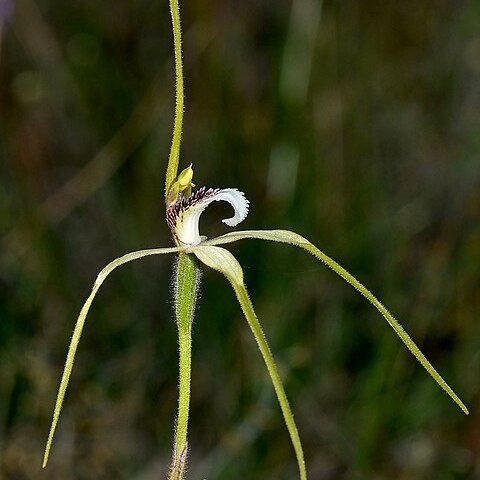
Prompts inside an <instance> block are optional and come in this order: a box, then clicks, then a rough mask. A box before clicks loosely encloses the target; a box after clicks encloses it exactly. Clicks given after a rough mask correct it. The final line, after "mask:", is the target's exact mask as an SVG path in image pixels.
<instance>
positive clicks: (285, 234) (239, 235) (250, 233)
mask: <svg viewBox="0 0 480 480" xmlns="http://www.w3.org/2000/svg"><path fill="white" fill-rule="evenodd" d="M244 238H257V239H260V240H270V241H274V242H280V243H289V244H291V245H296V246H297V247H301V248H303V249H305V250H307V252H309V253H311V254H312V255H314V256H315V257H317V258H318V259H319V260H321V261H322V262H323V263H325V264H326V265H327V266H329V267H330V268H331V269H332V270H333V271H334V272H335V273H337V274H338V275H340V276H341V277H342V278H343V279H344V280H346V281H347V282H348V283H349V284H350V285H352V286H353V287H354V288H356V289H357V290H358V291H359V292H360V293H361V294H362V295H363V296H364V297H365V298H366V299H367V300H368V301H369V302H370V303H371V304H372V305H374V306H375V307H376V309H377V310H378V311H379V312H380V313H381V314H382V315H383V317H384V318H385V320H387V322H388V323H389V324H390V326H391V327H392V328H393V330H395V333H396V334H397V335H398V336H399V337H400V339H401V340H402V342H403V343H404V344H405V345H406V346H407V348H408V349H409V350H410V351H411V352H412V354H413V355H414V356H415V358H416V359H417V360H418V361H419V362H420V363H421V364H422V365H423V367H424V368H425V370H427V372H428V373H429V374H430V375H431V376H432V377H433V379H434V380H435V381H436V382H437V383H438V384H439V385H440V386H441V387H442V388H443V389H444V390H445V391H446V392H447V393H448V395H449V396H450V397H451V398H452V400H453V401H454V402H455V403H456V404H457V405H458V406H459V407H460V408H461V409H462V410H463V412H464V413H465V414H466V415H468V409H467V407H466V406H465V405H464V403H463V402H462V401H461V400H460V398H459V397H458V396H457V394H456V393H455V392H454V391H453V390H452V389H451V388H450V386H449V385H448V384H447V382H446V381H445V380H444V379H443V378H442V377H441V375H440V374H439V373H438V372H437V371H436V370H435V368H434V367H433V366H432V364H431V363H430V362H429V361H428V360H427V358H426V357H425V355H424V354H423V353H422V351H421V350H420V349H419V348H418V347H417V345H416V344H415V342H414V341H413V340H412V339H411V337H410V335H408V333H407V332H406V331H405V330H404V328H403V327H402V326H401V325H400V323H399V322H398V320H396V319H395V317H394V316H393V315H392V314H391V313H390V312H389V311H388V310H387V309H386V308H385V307H384V306H383V305H382V304H381V303H380V301H379V300H378V299H377V298H376V297H375V295H373V293H371V292H370V291H369V290H368V289H367V288H366V287H365V286H363V285H362V284H361V283H360V282H359V281H358V280H357V279H356V278H355V277H353V276H352V275H351V274H350V273H348V272H347V271H346V270H345V269H344V268H343V267H342V266H341V265H339V264H338V263H337V262H335V260H333V259H331V258H330V257H329V256H328V255H326V254H325V253H323V252H322V251H321V250H319V249H318V248H317V247H316V246H315V245H313V244H312V243H310V242H309V241H308V240H307V239H306V238H304V237H302V236H301V235H298V234H297V233H295V232H290V231H288V230H246V231H241V232H232V233H227V234H226V235H222V236H220V237H217V238H215V239H212V240H210V241H207V242H205V245H223V244H225V243H231V242H235V241H237V240H241V239H244Z"/></svg>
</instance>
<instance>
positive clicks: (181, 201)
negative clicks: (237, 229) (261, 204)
mask: <svg viewBox="0 0 480 480" xmlns="http://www.w3.org/2000/svg"><path fill="white" fill-rule="evenodd" d="M192 179H193V169H192V166H191V165H190V166H189V167H187V168H186V169H185V170H183V171H182V172H181V173H180V175H179V176H178V177H177V179H176V180H175V182H173V184H172V186H171V187H170V189H169V192H168V197H167V211H166V216H167V224H168V227H169V228H170V231H171V232H172V235H173V238H174V240H175V243H176V244H177V245H178V246H179V247H187V248H188V247H194V246H196V245H199V244H200V243H201V242H203V241H204V240H206V239H207V237H205V236H203V235H200V233H199V227H198V225H199V222H200V216H201V215H202V213H203V212H204V211H205V209H206V208H207V207H208V206H209V205H210V204H211V203H212V202H220V201H224V202H228V203H229V204H230V205H231V206H232V207H233V210H234V215H233V216H232V217H230V218H225V219H223V220H222V222H223V223H225V224H227V225H228V226H230V227H234V226H235V225H238V224H239V223H240V222H243V220H245V218H246V217H247V215H248V205H249V203H248V200H247V199H246V198H245V195H244V193H243V192H241V191H240V190H237V189H236V188H221V189H220V188H206V187H201V188H199V189H198V190H196V191H195V192H193V193H192V187H194V186H195V185H194V184H193V183H192Z"/></svg>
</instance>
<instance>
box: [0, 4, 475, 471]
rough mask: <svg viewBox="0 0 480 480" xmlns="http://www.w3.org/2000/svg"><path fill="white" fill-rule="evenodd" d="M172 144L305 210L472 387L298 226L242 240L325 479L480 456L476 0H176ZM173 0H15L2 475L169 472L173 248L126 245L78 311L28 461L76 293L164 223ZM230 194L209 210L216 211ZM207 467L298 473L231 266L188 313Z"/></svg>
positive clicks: (269, 211)
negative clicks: (428, 368)
mask: <svg viewBox="0 0 480 480" xmlns="http://www.w3.org/2000/svg"><path fill="white" fill-rule="evenodd" d="M181 7H182V20H183V31H184V43H183V47H184V56H185V75H186V111H185V129H184V137H183V138H184V140H183V148H182V159H181V162H182V163H181V167H185V166H187V165H188V164H190V163H193V164H194V168H195V183H196V184H197V185H199V186H201V185H206V186H211V187H227V186H234V187H238V188H240V189H241V190H243V191H244V192H245V193H246V195H247V197H248V198H249V199H250V201H251V211H250V215H249V216H248V218H247V219H246V221H245V222H244V223H243V224H242V225H241V226H240V227H242V228H245V229H253V228H288V229H292V230H295V231H297V232H299V233H301V234H302V235H304V236H306V237H307V238H309V239H311V240H312V241H313V242H314V243H315V244H316V245H318V246H319V247H320V248H321V249H323V250H324V251H325V252H326V253H328V254H329V255H331V256H332V257H333V258H335V259H336V260H338V261H339V262H340V263H341V264H342V265H344V266H345V267H346V268H347V269H348V270H350V271H351V272H352V273H353V274H354V275H355V276H357V277H358V278H359V279H360V280H361V281H363V282H364V283H365V284H366V285H367V286H368V287H369V288H371V289H372V291H373V292H375V293H376V294H377V295H378V297H379V298H380V299H381V300H382V301H383V302H384V303H385V304H386V305H387V306H388V307H389V308H390V309H391V310H392V312H393V313H394V314H395V315H396V316H397V317H398V318H399V319H400V320H401V321H402V323H403V324H404V326H405V327H406V329H407V330H408V331H409V332H410V333H411V335H412V336H413V338H414V339H415V341H416V342H418V344H419V345H420V346H421V348H422V349H423V351H424V352H425V354H426V355H427V357H428V358H429V359H430V360H431V361H432V363H433V364H434V365H435V366H436V367H437V368H438V370H439V371H440V372H441V373H442V375H444V377H445V378H446V380H447V381H448V382H449V383H450V385H451V386H452V387H453V388H454V389H455V390H456V391H457V393H458V394H459V395H460V397H461V398H462V399H463V400H464V401H465V403H466V404H467V406H469V408H470V410H471V414H470V416H469V417H466V416H465V415H464V414H463V413H462V412H461V411H460V410H459V409H458V407H457V406H456V405H455V404H454V403H453V402H452V401H451V400H450V399H449V397H448V396H447V395H446V394H445V393H444V392H443V391H442V390H441V389H440V388H439V387H438V386H437V385H436V384H435V382H434V381H433V380H432V379H431V378H430V377H429V376H428V375H427V374H426V372H425V371H424V370H423V368H422V367H421V366H420V365H419V364H418V363H417V362H416V361H415V360H414V359H413V357H412V356H411V355H410V353H409V352H408V351H407V349H406V348H405V347H404V346H403V344H402V343H401V342H400V340H399V339H398V338H397V337H396V335H395V334H394V333H393V331H392V330H391V329H390V328H389V327H388V325H387V324H386V322H385V321H384V320H383V318H382V317H381V316H380V315H379V314H378V312H377V311H376V310H375V309H374V308H373V307H372V306H370V305H369V304H368V303H367V302H366V301H365V300H364V299H362V298H361V297H360V296H359V295H358V294H357V292H355V291H354V290H353V289H352V288H351V287H349V286H348V285H346V284H345V283H344V282H343V280H341V279H340V278H338V277H336V276H335V275H334V274H333V273H332V272H331V271H329V270H328V269H326V268H325V267H323V266H322V265H321V264H319V263H318V262H315V260H314V259H313V257H310V256H308V255H307V254H306V253H304V252H302V251H299V250H297V249H294V248H293V247H287V246H284V245H283V246H282V245H275V244H270V243H269V244H265V243H261V242H259V241H253V240H248V241H244V242H243V243H240V244H235V245H232V246H231V250H232V251H233V252H234V253H235V254H236V255H237V257H238V258H239V260H240V261H241V263H242V265H243V266H244V269H245V275H246V281H247V284H248V287H249V289H250V293H251V296H252V299H253V301H254V303H255V305H256V308H257V311H258V315H259V317H260V319H261V321H262V322H263V325H264V328H265V331H266V333H267V335H268V337H269V339H270V342H271V346H272V350H273V351H274V353H275V355H276V358H277V360H278V362H279V366H280V368H281V372H282V376H283V378H284V380H285V384H286V389H287V392H288V395H289V398H290V401H291V404H292V407H293V410H294V412H295V416H296V421H297V423H298V427H299V430H300V434H301V437H302V439H303V443H304V449H305V455H306V460H307V465H308V469H309V472H310V479H312V480H322V479H393V478H395V479H408V480H410V479H412V480H415V479H441V480H447V479H479V478H480V460H479V456H480V455H479V453H480V392H479V387H478V384H479V379H480V323H479V314H480V300H479V298H480V290H479V283H478V279H479V265H480V225H479V215H480V188H479V187H480V182H479V179H480V163H479V152H480V33H479V32H480V30H479V22H480V3H479V2H478V1H477V0H464V1H462V0H461V1H456V2H452V1H447V0H433V1H419V2H397V1H394V0H387V1H379V0H363V1H361V2H359V1H353V0H345V1H325V2H324V3H323V4H322V3H321V2H320V1H318V0H290V1H286V0H277V1H267V0H245V1H242V2H239V1H234V0H204V1H196V0H189V1H184V2H181ZM172 52H173V47H172V33H171V26H170V17H169V10H168V2H167V0H155V1H150V0H136V1H133V0H132V1H127V0H125V1H111V0H110V1H103V2H99V1H94V0H75V1H68V2H66V1H58V0H42V1H41V2H38V1H36V0H18V1H14V0H0V158H1V163H0V168H1V170H0V182H1V186H0V228H1V253H0V295H1V300H0V452H1V454H0V455H1V458H0V460H1V468H0V470H1V474H0V477H1V479H2V480H6V479H8V480H10V479H16V480H17V479H18V480H21V479H47V478H48V479H62V480H65V479H95V480H97V479H98V480H103V479H108V480H110V479H133V480H151V479H161V478H164V475H165V473H166V471H167V468H168V464H169V461H170V454H171V444H172V435H173V427H174V417H175V413H176V399H177V364H178V359H177V344H176V342H177V340H176V329H175V323H174V319H173V315H172V302H171V287H170V279H171V274H172V262H173V257H161V258H158V257H157V258H148V259H144V260H141V261H138V262H136V263H134V264H129V265H127V266H124V267H122V268H121V269H119V270H117V271H116V272H115V273H114V274H113V275H112V276H111V278H110V279H109V280H108V281H107V282H106V284H105V287H104V288H102V290H101V291H100V293H99V295H98V297H97V300H96V301H95V303H94V307H93V309H92V310H91V313H90V317H89V319H88V322H87V325H86V329H85V333H84V336H83V338H82V341H81V344H80V348H79V352H78V356H77V361H76V365H75V368H74V372H73V375H72V381H71V384H70V387H69V391H68V393H67V397H66V402H65V406H64V410H63V412H62V416H61V419H60V424H59V429H58V430H57V436H56V440H55V442H54V446H53V451H52V457H51V461H50V464H49V466H48V468H47V469H46V470H45V471H41V470H40V463H41V457H42V454H43V448H44V444H45V440H46V437H47V432H48V428H49V424H50V419H51V414H52V410H53V405H54V400H55V396H56V391H57V387H58V382H59V379H60V374H61V370H62V367H63V363H64V359H65V354H66V350H67V346H68V342H69V338H70V336H71V332H72V329H73V325H74V322H75V319H76V316H77V314H78V312H79V309H80V307H81V304H82V303H83V301H84V300H85V298H86V296H87V295H88V292H89V291H90V288H91V286H92V284H93V281H94V279H95V277H96V274H97V273H98V271H99V270H100V269H101V267H102V266H103V265H104V264H106V263H107V262H108V261H110V260H111V259H113V258H115V257H117V256H119V255H121V254H123V253H126V252H128V251H131V250H138V249H142V248H149V247H156V246H168V245H171V243H172V241H171V239H170V235H169V232H168V230H167V228H166V225H165V220H164V203H163V188H164V185H163V182H164V175H165V168H166V164H167V157H168V152H169V147H170V141H171V133H172V123H173V111H174V71H173V58H172ZM228 213H229V207H228V205H221V204H215V205H214V206H212V207H211V208H210V209H209V210H208V212H207V213H206V214H205V215H204V217H203V218H202V233H204V234H207V235H208V236H210V237H211V236H214V235H216V234H219V233H223V232H225V231H227V229H226V227H225V226H224V225H223V224H221V223H220V222H219V219H220V218H224V217H222V215H228ZM190 445H191V453H190V457H189V458H190V460H189V465H190V467H189V478H192V479H203V478H208V479H209V480H213V479H227V480H236V479H246V478H248V479H285V480H286V479H293V478H297V470H296V468H297V467H296V463H295V457H294V454H293V450H292V447H291V445H290V440H289V437H288V434H287V431H286V428H285V426H284V423H283V419H282V416H281V413H280V409H279V407H278V405H277V402H276V398H275V396H274V394H273V389H272V387H271V385H270V383H269V379H268V377H267V374H266V370H265V367H264V365H263V363H262V360H261V357H260V354H259V353H258V352H257V349H256V346H255V343H254V341H253V339H252V336H251V334H250V332H249V329H248V327H247V325H246V322H245V321H244V319H243V318H242V315H241V313H240V309H239V307H238V305H237V304H236V302H235V300H234V296H233V293H232V292H231V290H230V287H229V286H228V285H227V283H226V281H225V280H224V279H223V278H221V277H220V276H219V275H218V274H216V273H213V272H210V271H206V272H205V274H204V277H203V287H202V294H201V298H200V300H199V309H198V314H197V316H196V321H195V328H194V358H193V385H192V409H191V428H190Z"/></svg>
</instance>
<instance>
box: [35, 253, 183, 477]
mask: <svg viewBox="0 0 480 480" xmlns="http://www.w3.org/2000/svg"><path fill="white" fill-rule="evenodd" d="M180 250H181V249H179V248H153V249H149V250H139V251H137V252H131V253H128V254H127V255H123V256H122V257H119V258H116V259H115V260H113V261H112V262H110V263H109V264H108V265H107V266H106V267H105V268H103V269H102V271H101V272H100V273H99V274H98V276H97V279H96V280H95V284H94V285H93V288H92V292H91V293H90V296H89V297H88V298H87V300H86V302H85V303H84V304H83V307H82V309H81V311H80V314H79V315H78V319H77V323H76V324H75V329H74V331H73V335H72V340H71V341H70V346H69V347H68V353H67V359H66V361H65V367H64V369H63V374H62V379H61V381H60V387H59V388H58V393H57V399H56V402H55V408H54V411H53V419H52V424H51V426H50V432H49V434H48V440H47V445H46V447H45V453H44V456H43V463H42V467H43V468H45V467H46V465H47V462H48V457H49V455H50V449H51V446H52V442H53V436H54V434H55V429H56V428H57V423H58V419H59V417H60V411H61V410H62V404H63V399H64V398H65V392H66V390H67V386H68V381H69V379H70V374H71V373H72V368H73V362H74V361H75V353H76V351H77V347H78V342H79V341H80V337H81V335H82V330H83V326H84V324H85V320H86V318H87V315H88V311H89V310H90V307H91V305H92V302H93V299H94V298H95V295H96V294H97V292H98V289H99V288H100V286H101V285H102V283H103V282H104V281H105V279H106V278H107V277H108V275H110V273H112V272H113V270H115V269H116V268H117V267H119V266H120V265H123V264H124V263H128V262H131V261H133V260H138V259H139V258H142V257H146V256H149V255H161V254H164V253H174V252H178V251H180Z"/></svg>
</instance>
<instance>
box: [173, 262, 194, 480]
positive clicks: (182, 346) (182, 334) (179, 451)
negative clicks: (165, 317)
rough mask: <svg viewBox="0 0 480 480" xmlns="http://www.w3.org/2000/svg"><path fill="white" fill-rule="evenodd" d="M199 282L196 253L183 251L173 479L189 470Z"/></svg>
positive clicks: (179, 267)
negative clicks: (188, 452) (189, 436)
mask: <svg viewBox="0 0 480 480" xmlns="http://www.w3.org/2000/svg"><path fill="white" fill-rule="evenodd" d="M199 285H200V270H199V268H198V264H197V260H196V258H195V256H194V255H191V254H184V253H181V254H180V255H179V257H178V262H177V268H176V270H175V315H176V318H177V328H178V345H179V355H180V366H179V368H180V373H179V397H178V416H177V427H176V438H175V449H174V459H173V462H172V468H171V471H170V477H169V478H171V479H172V480H173V479H178V480H180V479H182V478H183V471H184V470H185V459H186V454H187V431H188V414H189V408H190V381H191V365H192V323H193V316H194V313H195V304H196V299H197V292H198V288H199Z"/></svg>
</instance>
